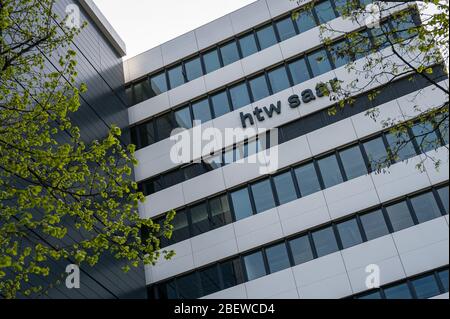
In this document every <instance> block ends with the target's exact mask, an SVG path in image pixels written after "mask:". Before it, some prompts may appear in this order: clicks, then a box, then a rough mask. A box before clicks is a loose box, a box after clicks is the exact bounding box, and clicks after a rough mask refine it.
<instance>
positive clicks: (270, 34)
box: [256, 24, 277, 50]
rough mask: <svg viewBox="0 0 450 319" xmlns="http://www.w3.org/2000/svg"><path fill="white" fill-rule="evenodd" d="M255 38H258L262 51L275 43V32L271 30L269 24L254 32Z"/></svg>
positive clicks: (271, 27)
mask: <svg viewBox="0 0 450 319" xmlns="http://www.w3.org/2000/svg"><path fill="white" fill-rule="evenodd" d="M256 36H257V37H258V41H259V46H260V47H261V50H264V49H266V48H268V47H270V46H272V45H274V44H275V43H277V38H276V36H275V31H274V30H273V26H272V25H271V24H269V25H268V26H266V27H264V28H261V29H259V30H258V31H256Z"/></svg>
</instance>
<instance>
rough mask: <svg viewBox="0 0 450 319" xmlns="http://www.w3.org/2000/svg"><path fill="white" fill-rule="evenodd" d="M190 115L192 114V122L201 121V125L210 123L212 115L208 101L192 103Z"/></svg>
mask: <svg viewBox="0 0 450 319" xmlns="http://www.w3.org/2000/svg"><path fill="white" fill-rule="evenodd" d="M192 113H194V120H197V121H201V122H202V123H205V122H208V121H210V120H211V119H212V115H211V109H210V108H209V101H208V99H207V98H205V99H203V100H200V101H197V102H194V103H192Z"/></svg>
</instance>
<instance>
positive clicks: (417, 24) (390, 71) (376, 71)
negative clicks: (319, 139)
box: [291, 0, 449, 171]
mask: <svg viewBox="0 0 450 319" xmlns="http://www.w3.org/2000/svg"><path fill="white" fill-rule="evenodd" d="M291 1H293V0H291ZM316 2H317V1H313V2H312V3H311V4H308V5H307V6H306V7H305V8H304V10H312V7H313V6H314V4H315V3H316ZM297 3H298V4H299V5H300V4H301V1H297ZM335 3H336V9H337V11H338V12H339V14H340V15H341V17H342V18H343V19H344V20H346V21H347V22H351V23H353V24H354V25H355V26H356V28H354V31H348V29H347V30H345V28H346V27H345V26H343V24H340V26H341V27H337V26H336V24H333V23H332V22H331V21H330V22H328V23H325V24H323V25H322V26H321V27H320V37H321V40H322V41H323V42H324V43H325V45H326V46H327V48H328V51H329V52H330V54H331V56H332V57H333V59H334V60H335V61H337V60H339V59H342V60H346V62H347V64H346V66H345V68H346V70H347V71H348V72H349V73H351V74H352V75H353V78H354V79H353V80H352V81H351V82H350V83H344V81H342V80H340V79H338V80H340V81H339V82H340V85H338V87H337V88H336V87H335V88H333V89H334V90H333V92H327V94H328V95H329V96H330V98H331V99H332V100H336V101H339V102H338V103H337V106H336V107H332V108H330V113H332V114H335V113H336V112H339V111H340V109H341V108H344V107H349V106H351V104H352V102H353V101H354V99H353V97H354V96H356V95H359V94H361V93H362V92H365V91H368V92H369V93H370V94H369V99H375V98H376V97H377V96H378V95H379V94H380V92H381V91H382V90H383V87H379V88H376V87H377V86H380V85H381V84H387V86H386V87H388V86H389V83H391V82H393V81H395V80H397V79H399V78H401V77H407V78H408V79H409V80H410V81H413V76H414V75H416V76H417V75H419V76H420V77H421V78H422V79H424V80H425V81H426V83H428V84H429V86H431V87H432V88H433V91H434V93H433V94H437V95H441V96H444V102H443V103H439V104H437V105H434V106H432V107H426V106H424V105H420V101H419V97H420V95H421V92H422V90H420V91H418V92H417V93H416V95H415V96H414V98H413V99H412V101H411V102H412V103H414V112H412V114H409V115H408V114H407V115H405V117H403V116H402V117H399V118H380V117H381V115H380V113H379V110H378V108H374V109H372V110H370V111H368V112H367V113H366V115H367V116H370V117H371V118H372V119H373V120H374V121H379V122H380V123H382V126H383V127H384V128H386V129H387V128H389V131H390V133H391V134H393V136H395V137H396V142H395V143H394V145H391V149H390V151H389V156H388V157H386V158H385V159H383V160H380V161H378V162H377V163H372V164H373V165H372V166H373V167H376V168H377V170H378V171H381V170H384V169H385V168H387V167H389V166H390V165H391V164H392V163H394V162H396V161H397V160H398V159H399V158H400V153H401V152H402V150H403V149H404V148H406V147H408V145H409V144H410V143H412V141H413V140H414V142H415V143H417V144H418V147H419V148H421V149H422V150H433V149H434V150H435V149H437V148H439V147H441V146H442V145H443V144H446V145H445V148H446V150H447V158H448V129H449V127H448V125H449V124H448V123H449V118H448V104H449V103H448V99H449V87H448V81H446V82H445V83H443V82H442V81H443V78H442V76H441V77H440V79H439V76H438V75H437V74H436V73H440V74H442V73H444V74H446V75H447V76H448V65H446V64H445V63H446V61H448V58H449V56H448V53H449V52H448V48H449V43H448V41H449V7H448V0H423V1H419V2H418V3H419V4H417V2H416V1H408V0H406V1H398V0H393V1H389V2H388V1H376V2H372V1H370V0H336V1H335ZM298 15H299V11H297V12H295V13H294V14H293V18H294V19H297V18H298ZM388 16H390V17H388ZM344 24H345V23H344ZM347 25H348V23H347ZM361 57H365V59H360V58H361ZM436 71H439V72H436ZM447 76H445V78H446V79H448V77H447ZM413 84H414V83H411V85H413ZM413 127H414V129H412V128H413ZM407 132H409V134H406V133H407ZM435 154H436V153H435V152H426V153H425V156H424V157H423V160H422V161H421V162H420V163H419V164H417V167H418V169H421V170H422V169H423V168H424V163H425V161H427V160H431V161H432V163H433V164H434V167H435V168H436V169H439V166H440V165H441V164H442V158H441V157H440V156H436V155H435Z"/></svg>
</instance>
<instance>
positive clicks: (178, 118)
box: [175, 106, 192, 129]
mask: <svg viewBox="0 0 450 319" xmlns="http://www.w3.org/2000/svg"><path fill="white" fill-rule="evenodd" d="M175 122H176V123H177V126H178V127H182V128H186V129H190V128H192V118H191V111H190V109H189V107H188V106H187V107H184V108H182V109H178V110H176V111H175Z"/></svg>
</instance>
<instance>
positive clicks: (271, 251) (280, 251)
mask: <svg viewBox="0 0 450 319" xmlns="http://www.w3.org/2000/svg"><path fill="white" fill-rule="evenodd" d="M266 256H267V262H268V264H269V270H270V273H271V274H273V273H274V272H277V271H280V270H283V269H286V268H289V267H291V263H290V262H289V256H288V252H287V248H286V244H285V243H281V244H278V245H275V246H272V247H269V248H266Z"/></svg>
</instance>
